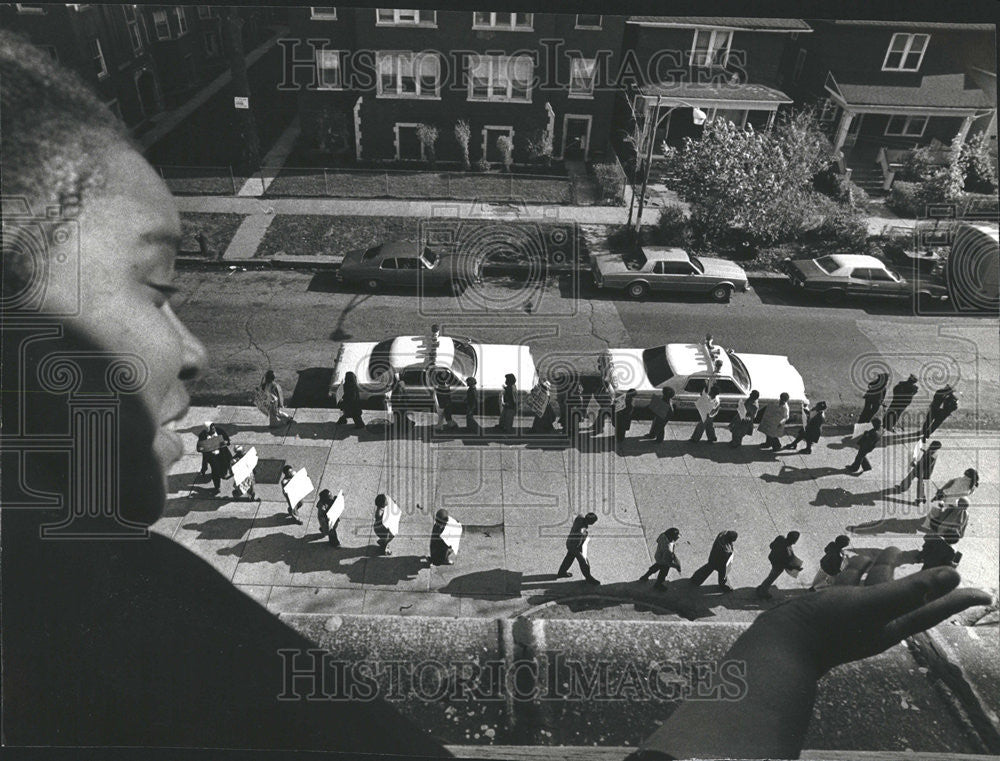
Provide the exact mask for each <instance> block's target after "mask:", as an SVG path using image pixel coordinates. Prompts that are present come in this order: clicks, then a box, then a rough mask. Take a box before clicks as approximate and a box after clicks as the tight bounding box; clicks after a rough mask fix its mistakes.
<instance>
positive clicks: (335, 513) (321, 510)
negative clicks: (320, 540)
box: [316, 489, 344, 547]
mask: <svg viewBox="0 0 1000 761" xmlns="http://www.w3.org/2000/svg"><path fill="white" fill-rule="evenodd" d="M343 513H344V492H342V491H338V492H337V496H336V497H334V496H333V495H332V494H330V490H329V489H323V490H322V491H321V492H320V493H319V499H317V500H316V523H317V524H318V525H319V532H320V534H321V535H323V536H325V537H326V538H327V539H328V540H329V542H330V545H331V546H332V547H339V546H340V539H339V538H338V537H337V524H338V523H340V516H341V515H343Z"/></svg>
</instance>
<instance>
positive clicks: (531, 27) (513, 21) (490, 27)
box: [472, 11, 535, 32]
mask: <svg viewBox="0 0 1000 761" xmlns="http://www.w3.org/2000/svg"><path fill="white" fill-rule="evenodd" d="M486 13H488V14H489V17H490V18H489V22H488V23H483V22H480V21H479V20H478V19H477V18H476V17H477V16H480V15H482V14H486ZM500 14H507V12H506V11H499V12H498V11H473V13H472V28H473V29H475V30H482V31H496V30H501V31H505V32H533V31H535V14H534V13H525V14H523V15H525V16H527V17H528V23H527V25H521V26H518V25H517V17H518V15H522V14H518V13H510V14H507V15H509V16H510V23H508V24H500V23H498V22H497V16H498V15H500Z"/></svg>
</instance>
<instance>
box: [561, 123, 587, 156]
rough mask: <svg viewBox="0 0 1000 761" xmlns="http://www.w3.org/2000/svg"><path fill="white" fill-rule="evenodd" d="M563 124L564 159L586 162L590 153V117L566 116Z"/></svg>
mask: <svg viewBox="0 0 1000 761" xmlns="http://www.w3.org/2000/svg"><path fill="white" fill-rule="evenodd" d="M563 124H564V129H563V159H565V160H567V161H586V160H587V155H588V153H589V151H590V117H589V116H574V115H573V114H566V118H565V121H564V122H563Z"/></svg>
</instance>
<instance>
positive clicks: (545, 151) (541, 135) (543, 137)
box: [528, 124, 555, 166]
mask: <svg viewBox="0 0 1000 761" xmlns="http://www.w3.org/2000/svg"><path fill="white" fill-rule="evenodd" d="M554 142H555V140H554V136H553V134H552V130H551V129H549V126H548V124H546V125H545V127H544V128H542V129H537V130H535V131H534V132H533V133H532V134H531V135H530V136H529V137H528V155H529V156H531V158H533V159H540V160H541V161H542V162H544V163H545V166H551V165H552V149H553V144H554Z"/></svg>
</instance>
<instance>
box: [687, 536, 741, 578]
mask: <svg viewBox="0 0 1000 761" xmlns="http://www.w3.org/2000/svg"><path fill="white" fill-rule="evenodd" d="M737 539H739V534H738V533H736V532H735V531H720V532H719V535H718V536H716V537H715V541H714V542H712V549H711V551H710V552H709V553H708V562H707V563H705V565H703V566H702V567H701V568H699V569H698V570H697V571H695V572H694V573H693V574H692V575H691V578H690V579H689V581H690V582H691V584H692V585H693V586H696V587H700V586H701V585H702V584H704V583H705V579H707V578H708V575H709V574H710V573H712V571H715V572H716V573H717V574H718V576H719V586H720V587H722V591H723V592H732V591H733V588H732V587H731V586H730V585H729V579H728V576H729V564H730V563H732V562H733V554H734V553H735V551H736V550H735V549H734V548H733V545H734V544H736V540H737Z"/></svg>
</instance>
